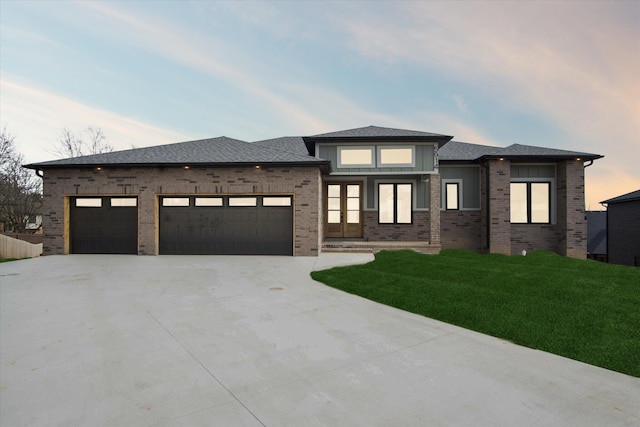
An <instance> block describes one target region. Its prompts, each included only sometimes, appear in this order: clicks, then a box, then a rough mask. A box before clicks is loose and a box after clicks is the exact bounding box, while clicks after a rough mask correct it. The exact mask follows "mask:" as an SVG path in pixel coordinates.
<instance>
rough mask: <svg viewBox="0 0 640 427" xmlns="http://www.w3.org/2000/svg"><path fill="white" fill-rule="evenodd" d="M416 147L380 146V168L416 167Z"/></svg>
mask: <svg viewBox="0 0 640 427" xmlns="http://www.w3.org/2000/svg"><path fill="white" fill-rule="evenodd" d="M415 165H416V161H415V147H413V146H409V145H406V146H386V147H385V146H379V147H378V167H414V166H415Z"/></svg>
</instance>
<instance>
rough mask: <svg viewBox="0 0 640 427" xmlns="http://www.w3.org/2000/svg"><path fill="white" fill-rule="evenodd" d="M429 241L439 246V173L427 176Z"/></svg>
mask: <svg viewBox="0 0 640 427" xmlns="http://www.w3.org/2000/svg"><path fill="white" fill-rule="evenodd" d="M429 196H430V197H429V236H430V237H429V239H430V241H429V243H430V244H431V245H437V246H440V174H438V173H434V174H432V175H430V176H429Z"/></svg>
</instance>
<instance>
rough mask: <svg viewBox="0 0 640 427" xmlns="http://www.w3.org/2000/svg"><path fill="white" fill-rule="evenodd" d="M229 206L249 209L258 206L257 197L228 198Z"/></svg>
mask: <svg viewBox="0 0 640 427" xmlns="http://www.w3.org/2000/svg"><path fill="white" fill-rule="evenodd" d="M229 206H239V207H251V206H258V198H257V197H229Z"/></svg>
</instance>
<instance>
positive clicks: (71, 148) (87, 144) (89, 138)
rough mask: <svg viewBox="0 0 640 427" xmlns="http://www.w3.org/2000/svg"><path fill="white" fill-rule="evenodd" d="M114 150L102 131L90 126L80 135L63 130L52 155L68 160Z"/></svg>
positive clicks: (66, 129)
mask: <svg viewBox="0 0 640 427" xmlns="http://www.w3.org/2000/svg"><path fill="white" fill-rule="evenodd" d="M83 134H84V135H83ZM113 149H114V148H113V146H112V145H111V144H110V143H109V142H108V141H107V137H106V136H105V135H104V132H102V129H100V128H95V127H92V126H89V127H88V128H86V129H85V130H84V132H83V133H81V134H80V135H78V134H75V133H73V132H72V131H71V130H69V129H68V128H63V129H62V132H61V133H60V138H59V139H58V142H57V144H56V145H55V146H54V147H53V149H52V150H51V153H52V154H54V155H56V156H58V157H60V158H68V157H80V156H88V155H90V154H102V153H110V152H111V151H113Z"/></svg>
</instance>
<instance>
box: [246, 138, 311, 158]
mask: <svg viewBox="0 0 640 427" xmlns="http://www.w3.org/2000/svg"><path fill="white" fill-rule="evenodd" d="M254 144H258V145H262V146H263V147H268V148H271V149H276V150H282V151H288V152H289V153H295V154H299V155H301V156H308V155H309V152H308V151H307V146H306V145H304V140H303V139H302V137H301V136H283V137H282V138H273V139H265V140H262V141H255V142H254Z"/></svg>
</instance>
